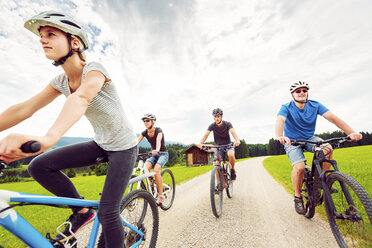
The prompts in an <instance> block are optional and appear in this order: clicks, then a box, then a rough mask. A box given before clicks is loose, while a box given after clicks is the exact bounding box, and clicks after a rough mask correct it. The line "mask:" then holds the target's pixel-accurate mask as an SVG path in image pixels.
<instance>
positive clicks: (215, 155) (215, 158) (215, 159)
mask: <svg viewBox="0 0 372 248" xmlns="http://www.w3.org/2000/svg"><path fill="white" fill-rule="evenodd" d="M224 149H226V148H223V147H221V148H215V149H214V158H213V161H217V157H218V151H220V154H221V158H220V159H219V160H220V161H222V160H223V156H224V153H223V152H222V151H223V150H224ZM230 150H232V151H235V148H234V147H233V146H231V147H230V148H228V149H226V153H227V151H230Z"/></svg>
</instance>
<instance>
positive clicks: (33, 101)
mask: <svg viewBox="0 0 372 248" xmlns="http://www.w3.org/2000/svg"><path fill="white" fill-rule="evenodd" d="M60 94H61V93H60V92H59V91H57V90H56V89H54V88H53V87H52V86H51V85H50V84H48V85H47V86H46V87H45V88H44V89H43V90H42V91H41V92H40V93H38V94H37V95H35V96H33V97H32V98H30V99H28V100H27V101H24V102H21V103H18V104H15V105H13V106H11V107H10V108H8V109H7V110H5V111H4V112H3V113H1V114H0V132H1V131H4V130H6V129H8V128H10V127H13V126H15V125H17V124H18V123H20V122H22V121H24V120H26V119H28V118H30V117H31V116H32V115H33V114H34V113H35V112H37V111H38V110H39V109H41V108H43V107H45V106H46V105H48V104H49V103H51V102H52V101H53V100H54V99H56V98H57V97H58V96H59V95H60Z"/></svg>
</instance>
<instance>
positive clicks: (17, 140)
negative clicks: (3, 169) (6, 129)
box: [0, 133, 54, 163]
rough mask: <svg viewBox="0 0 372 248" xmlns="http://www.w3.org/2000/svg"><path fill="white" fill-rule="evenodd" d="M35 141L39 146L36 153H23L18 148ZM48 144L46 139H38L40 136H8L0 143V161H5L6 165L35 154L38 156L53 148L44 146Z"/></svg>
mask: <svg viewBox="0 0 372 248" xmlns="http://www.w3.org/2000/svg"><path fill="white" fill-rule="evenodd" d="M30 140H35V141H38V142H39V143H40V144H41V149H40V150H39V151H38V152H35V153H24V152H22V150H21V149H20V147H21V146H22V145H23V144H24V143H26V142H28V141H30ZM48 143H50V141H49V142H48V139H46V137H40V136H32V135H24V134H15V133H14V134H9V135H8V136H6V137H5V138H4V139H2V140H1V141H0V160H3V161H5V162H6V163H10V162H12V161H15V160H18V159H22V158H26V157H29V156H32V155H35V154H38V153H40V152H43V151H45V150H46V149H48V148H49V147H51V146H53V145H54V144H52V145H51V146H48V145H47V146H46V145H45V144H48Z"/></svg>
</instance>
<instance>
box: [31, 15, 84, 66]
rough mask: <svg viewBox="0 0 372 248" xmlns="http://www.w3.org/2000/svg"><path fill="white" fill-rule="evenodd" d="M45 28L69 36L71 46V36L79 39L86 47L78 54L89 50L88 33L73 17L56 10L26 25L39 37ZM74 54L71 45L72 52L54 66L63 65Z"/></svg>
mask: <svg viewBox="0 0 372 248" xmlns="http://www.w3.org/2000/svg"><path fill="white" fill-rule="evenodd" d="M44 26H51V27H55V28H58V29H60V30H62V31H63V32H65V33H66V34H67V39H68V42H69V44H70V43H71V35H74V36H77V37H79V38H80V40H81V41H82V43H83V45H84V49H80V50H78V51H76V52H78V53H82V52H84V50H86V49H88V48H89V42H88V35H87V33H86V32H85V30H84V29H83V28H82V25H81V24H80V23H79V22H77V21H76V20H74V19H73V18H72V17H71V16H68V15H66V14H64V13H61V12H58V11H54V10H50V11H44V12H41V13H40V14H38V15H36V16H34V17H32V18H31V19H29V20H27V21H26V22H25V24H24V27H25V28H27V29H28V30H30V31H31V32H33V33H34V34H36V35H37V36H40V28H41V27H44ZM73 53H74V51H73V50H72V49H71V44H70V51H69V52H68V53H67V54H66V55H65V56H63V57H62V58H60V59H59V60H57V61H54V62H53V65H55V66H59V65H62V64H63V63H65V61H66V60H67V59H68V58H69V57H70V56H72V54H73Z"/></svg>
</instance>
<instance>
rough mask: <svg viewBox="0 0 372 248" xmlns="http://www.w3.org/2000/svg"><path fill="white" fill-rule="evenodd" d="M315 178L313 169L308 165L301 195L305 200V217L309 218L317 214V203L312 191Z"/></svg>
mask: <svg viewBox="0 0 372 248" xmlns="http://www.w3.org/2000/svg"><path fill="white" fill-rule="evenodd" d="M313 180H314V179H313V178H312V177H311V171H310V170H309V168H308V167H306V168H305V171H304V180H303V183H302V188H301V195H302V199H303V201H304V207H305V209H306V213H305V217H306V218H308V219H311V218H313V217H314V214H315V205H314V203H313V200H312V199H313V198H312V193H311V192H312V190H313V183H312V182H313Z"/></svg>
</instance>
